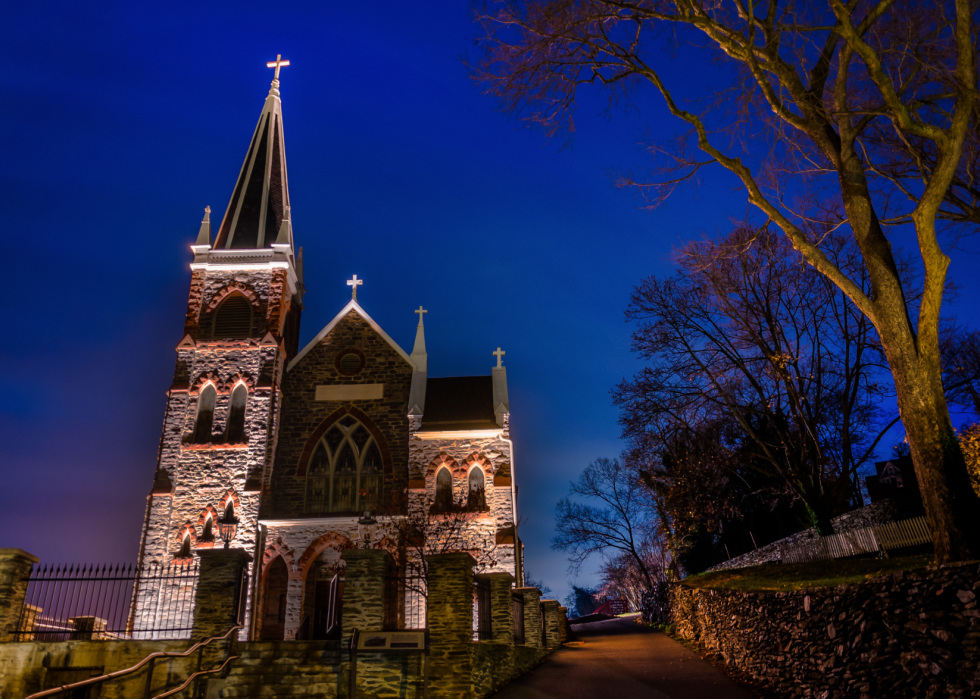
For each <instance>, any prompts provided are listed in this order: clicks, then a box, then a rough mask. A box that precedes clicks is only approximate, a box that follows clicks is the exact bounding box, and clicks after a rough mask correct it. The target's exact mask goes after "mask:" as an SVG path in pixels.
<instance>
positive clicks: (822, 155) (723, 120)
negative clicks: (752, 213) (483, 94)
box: [474, 0, 980, 562]
mask: <svg viewBox="0 0 980 699" xmlns="http://www.w3.org/2000/svg"><path fill="white" fill-rule="evenodd" d="M477 19H478V21H479V22H481V23H482V26H483V29H484V32H483V36H482V39H481V41H482V45H483V48H484V53H483V58H482V60H481V62H480V63H479V65H478V66H477V67H476V68H475V69H474V71H475V74H476V75H475V77H477V78H478V79H479V80H481V81H482V82H483V84H484V85H485V86H486V89H487V91H488V92H489V93H491V94H492V95H494V96H495V97H496V98H497V99H498V100H499V104H500V106H501V107H502V108H503V109H504V110H507V111H510V112H515V113H520V114H521V115H522V116H523V118H525V119H527V120H529V122H530V123H532V124H535V125H537V126H540V127H542V128H543V129H545V130H546V131H547V132H548V133H549V134H554V133H556V132H558V131H559V130H561V129H563V128H565V127H570V126H571V125H572V114H573V112H574V108H575V105H576V100H577V96H578V90H579V89H580V88H581V87H582V86H583V85H590V84H591V85H599V86H604V87H606V88H608V89H609V90H610V93H611V95H612V97H614V98H615V97H616V96H622V97H625V98H626V99H625V100H624V102H628V101H629V100H630V98H632V96H633V93H634V92H635V91H637V90H640V89H641V88H643V87H646V88H652V89H653V90H655V91H656V92H658V93H659V94H660V95H661V96H662V97H663V99H664V101H665V103H666V107H667V109H668V111H669V112H670V113H671V114H672V115H674V116H675V117H677V118H678V119H680V120H681V121H682V122H683V123H685V124H686V125H687V127H688V128H689V131H688V133H687V134H686V135H685V136H683V137H681V138H679V139H677V140H676V141H675V142H673V143H671V144H666V145H664V144H661V145H658V146H655V147H654V148H653V151H654V153H655V154H656V155H657V156H659V158H660V160H659V161H658V163H657V165H656V167H657V169H658V171H659V172H658V174H657V175H656V176H655V178H654V181H652V182H649V181H641V180H639V179H638V178H633V177H627V178H626V180H625V181H626V184H631V185H636V186H641V187H644V188H645V189H646V190H647V191H648V192H650V193H651V198H652V201H653V203H654V204H655V203H656V202H657V201H659V200H660V199H662V198H663V197H665V196H667V195H668V194H669V193H670V192H671V191H672V190H673V188H674V187H676V186H677V184H678V183H680V182H683V181H685V180H688V179H691V178H693V177H694V176H695V175H696V173H698V171H699V169H700V168H702V167H705V166H708V165H711V164H718V165H721V166H722V167H723V168H725V169H727V170H728V171H729V172H730V173H731V174H733V175H734V176H735V177H736V178H737V180H738V182H739V183H740V185H741V187H742V188H743V189H744V191H745V194H746V197H747V200H748V202H749V203H751V204H752V205H753V206H754V207H755V208H756V209H757V210H758V211H759V213H760V214H761V216H763V217H764V218H765V219H766V220H767V221H770V222H772V223H773V224H774V225H775V226H777V227H778V228H779V229H780V230H781V231H782V232H783V234H784V235H785V236H786V237H787V239H788V240H790V241H791V242H792V244H793V247H794V248H796V249H797V250H798V251H799V252H800V253H801V255H802V256H803V258H804V259H805V260H806V262H807V263H808V264H810V265H812V266H813V267H814V268H815V269H816V270H818V271H819V272H820V273H821V274H823V275H824V276H825V277H826V278H827V279H828V280H830V281H831V282H832V283H833V284H834V285H835V286H837V287H838V288H839V289H840V290H841V291H842V292H843V293H845V294H846V295H847V296H848V298H849V299H850V300H851V301H852V302H853V304H854V305H855V307H857V308H858V309H859V310H860V311H861V313H862V314H863V316H864V317H865V318H867V319H868V321H870V322H871V323H872V324H873V325H874V326H875V328H876V330H877V333H878V336H879V338H880V341H881V344H882V347H883V350H884V352H885V355H886V356H887V359H888V364H889V367H890V370H891V373H892V375H893V377H894V384H895V388H896V394H897V402H898V406H899V410H900V412H901V415H902V419H903V422H904V427H905V431H906V435H907V438H908V441H909V445H910V448H911V451H912V457H913V460H914V463H915V469H916V474H917V477H918V481H919V484H920V487H921V489H922V494H923V499H924V504H925V508H926V513H927V516H928V520H929V526H930V530H931V532H932V536H933V543H934V545H935V550H936V556H937V558H938V560H939V562H946V561H949V560H962V559H970V558H978V557H980V519H978V518H977V517H976V512H977V511H978V509H980V499H978V497H977V495H976V494H975V493H974V492H973V489H972V488H971V487H970V484H969V476H968V474H967V470H966V466H965V463H964V459H963V454H962V451H961V450H960V447H959V442H958V441H957V439H956V435H955V432H954V430H953V426H952V423H951V421H950V417H949V409H948V407H947V404H946V397H945V395H944V391H943V383H942V378H943V376H942V365H941V361H940V348H939V339H940V311H941V307H942V301H943V292H944V287H945V281H946V274H947V270H948V268H949V265H950V258H949V257H948V256H947V253H946V252H945V251H944V250H943V247H942V245H941V242H940V234H941V233H942V232H943V231H944V230H953V231H954V232H956V231H957V230H958V228H957V227H960V226H962V225H964V224H967V225H970V226H975V225H976V224H977V223H978V221H980V206H978V203H980V189H978V187H977V185H976V183H977V181H978V177H977V175H978V173H980V155H978V154H980V145H978V144H980V134H978V132H977V131H978V130H977V115H978V114H980V108H978V104H980V102H978V94H980V93H978V90H977V41H976V35H977V23H976V16H975V3H973V2H971V0H942V1H940V2H921V0H872V1H871V2H863V3H862V2H857V1H856V0H854V1H851V2H845V1H844V0H830V1H829V2H827V3H816V2H806V1H805V0H804V2H788V1H784V2H779V0H772V1H771V2H768V3H748V4H746V3H743V2H741V1H740V0H735V1H733V2H730V3H717V2H704V1H703V0H506V1H503V2H499V3H496V4H495V5H494V6H493V9H492V10H491V11H485V12H480V13H478V15H477ZM677 47H683V49H685V50H686V49H688V48H689V47H693V50H696V51H701V52H703V53H704V54H705V56H706V57H707V56H710V57H711V58H714V59H716V60H718V61H719V62H721V63H723V64H724V65H727V66H730V67H731V68H732V73H733V76H732V77H733V79H732V80H731V82H730V87H729V88H728V89H727V90H725V91H723V92H721V93H720V94H717V95H715V96H714V97H715V99H713V100H709V101H707V102H706V103H703V104H702V105H701V106H700V107H697V108H691V109H697V110H698V111H692V110H691V109H685V108H684V107H682V106H681V105H680V104H679V102H678V100H677V99H675V95H674V92H673V90H674V87H675V85H674V84H672V82H674V81H673V80H672V76H671V74H670V73H669V68H668V69H667V70H666V71H665V70H664V69H663V68H664V67H665V61H664V60H663V59H664V57H665V56H666V53H665V52H663V51H662V49H664V48H677ZM743 135H745V137H742V136H743ZM695 148H696V149H697V150H699V151H700V152H701V154H702V155H701V156H700V157H696V156H695V155H694V153H693V150H694V149H695ZM838 210H839V211H840V213H839V215H838V218H839V224H840V229H841V230H842V231H846V232H849V233H850V235H851V236H852V237H853V240H854V241H855V243H856V245H857V247H858V249H859V251H860V261H861V263H862V265H863V269H864V271H865V272H866V273H867V278H868V281H869V285H868V287H867V288H863V287H862V285H861V284H860V282H859V280H856V279H855V278H854V277H853V276H851V275H850V274H849V273H848V271H847V270H845V269H842V268H841V267H840V266H839V265H838V264H836V263H835V261H834V260H833V259H832V258H831V257H830V256H829V255H828V253H827V249H826V248H825V246H824V239H822V238H821V237H813V236H811V235H809V232H808V228H807V222H808V221H812V220H815V219H816V220H822V219H823V218H824V217H825V215H826V214H827V213H828V212H831V213H833V212H837V211H838ZM900 225H905V226H909V227H910V228H912V229H914V232H915V235H916V239H917V243H918V247H917V249H918V252H919V260H918V261H919V263H920V264H921V267H922V271H923V275H922V282H921V287H920V289H919V292H918V294H917V295H918V297H919V301H918V303H915V302H913V301H912V300H911V299H909V297H908V296H907V295H906V290H905V289H904V288H903V283H902V282H903V279H902V275H901V269H900V266H899V264H898V262H897V260H896V258H895V255H894V253H893V250H892V245H891V242H890V241H889V239H888V236H887V235H886V228H887V227H888V226H900Z"/></svg>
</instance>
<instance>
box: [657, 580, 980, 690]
mask: <svg viewBox="0 0 980 699" xmlns="http://www.w3.org/2000/svg"><path fill="white" fill-rule="evenodd" d="M978 595H980V568H978V567H977V563H975V562H974V563H969V564H962V565H956V566H943V567H941V568H930V569H928V570H923V571H919V572H913V573H895V574H893V575H889V576H885V577H881V578H877V579H874V580H870V581H867V582H864V583H860V584H856V585H847V586H841V587H836V588H822V589H812V590H807V591H801V592H786V593H762V592H740V591H732V590H706V589H691V588H688V587H685V586H682V585H676V586H674V589H673V591H672V598H673V599H672V603H673V620H674V624H675V627H676V630H677V633H678V634H679V635H681V636H682V637H684V638H686V639H688V640H690V641H693V642H695V643H696V644H698V645H699V646H701V647H702V648H704V649H705V650H708V651H710V652H712V653H716V654H718V655H720V656H721V657H722V658H723V659H724V661H725V662H726V663H727V664H729V665H732V666H734V667H736V668H738V669H739V670H740V671H742V672H745V673H747V674H748V675H750V676H751V677H753V678H754V679H755V680H757V681H758V682H760V683H762V684H764V685H766V686H767V687H769V688H771V689H772V690H774V691H775V692H776V693H777V694H778V695H779V696H781V697H812V698H816V699H843V698H845V697H848V698H850V697H853V698H854V699H873V698H874V697H889V698H894V699H902V698H906V697H907V698H908V699H913V698H915V699H918V698H920V697H930V698H932V697H936V698H938V697H968V696H980V609H978V606H977V597H978Z"/></svg>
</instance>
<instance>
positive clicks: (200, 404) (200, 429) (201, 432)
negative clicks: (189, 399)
mask: <svg viewBox="0 0 980 699" xmlns="http://www.w3.org/2000/svg"><path fill="white" fill-rule="evenodd" d="M217 395H218V392H217V391H215V390H214V385H213V384H208V385H207V386H205V387H204V388H203V389H201V395H200V396H198V399H197V420H196V421H195V423H194V439H193V442H194V443H195V444H207V443H208V442H210V441H211V428H212V427H213V426H214V399H215V397H216V396H217Z"/></svg>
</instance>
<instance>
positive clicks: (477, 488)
mask: <svg viewBox="0 0 980 699" xmlns="http://www.w3.org/2000/svg"><path fill="white" fill-rule="evenodd" d="M467 480H468V481H469V486H470V487H469V494H468V495H467V497H466V509H468V510H470V511H471V512H477V511H482V510H485V509H487V496H486V477H485V476H484V475H483V469H482V468H480V467H479V466H477V467H476V468H474V469H471V470H470V477H469V478H468V479H467Z"/></svg>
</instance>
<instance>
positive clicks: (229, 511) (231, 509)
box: [224, 497, 235, 522]
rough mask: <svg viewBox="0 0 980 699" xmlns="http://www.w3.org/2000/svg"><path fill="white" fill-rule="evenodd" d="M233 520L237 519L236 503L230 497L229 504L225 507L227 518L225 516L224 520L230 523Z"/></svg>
mask: <svg viewBox="0 0 980 699" xmlns="http://www.w3.org/2000/svg"><path fill="white" fill-rule="evenodd" d="M233 519H235V501H234V500H232V499H231V498H230V497H229V498H228V504H227V505H225V516H224V520H225V521H226V522H230V521H231V520H233Z"/></svg>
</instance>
